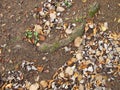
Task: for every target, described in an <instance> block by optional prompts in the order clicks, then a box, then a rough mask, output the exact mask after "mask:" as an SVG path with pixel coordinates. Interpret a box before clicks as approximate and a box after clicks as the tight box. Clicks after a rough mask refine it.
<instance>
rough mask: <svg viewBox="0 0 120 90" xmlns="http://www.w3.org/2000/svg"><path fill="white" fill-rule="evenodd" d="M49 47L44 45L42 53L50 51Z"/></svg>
mask: <svg viewBox="0 0 120 90" xmlns="http://www.w3.org/2000/svg"><path fill="white" fill-rule="evenodd" d="M48 48H49V47H48V46H47V45H44V46H43V47H42V48H41V51H47V50H48Z"/></svg>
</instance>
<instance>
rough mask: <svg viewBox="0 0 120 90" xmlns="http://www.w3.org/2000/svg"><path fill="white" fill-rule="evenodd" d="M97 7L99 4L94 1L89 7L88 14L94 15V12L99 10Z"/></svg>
mask: <svg viewBox="0 0 120 90" xmlns="http://www.w3.org/2000/svg"><path fill="white" fill-rule="evenodd" d="M99 9H100V5H99V4H98V3H96V2H95V3H94V4H93V5H92V6H91V7H90V9H89V12H88V14H89V16H90V17H94V16H95V14H96V13H97V12H98V11H99Z"/></svg>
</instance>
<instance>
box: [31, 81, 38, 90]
mask: <svg viewBox="0 0 120 90" xmlns="http://www.w3.org/2000/svg"><path fill="white" fill-rule="evenodd" d="M38 88H39V84H38V83H34V84H32V85H31V86H30V89H29V90H38Z"/></svg>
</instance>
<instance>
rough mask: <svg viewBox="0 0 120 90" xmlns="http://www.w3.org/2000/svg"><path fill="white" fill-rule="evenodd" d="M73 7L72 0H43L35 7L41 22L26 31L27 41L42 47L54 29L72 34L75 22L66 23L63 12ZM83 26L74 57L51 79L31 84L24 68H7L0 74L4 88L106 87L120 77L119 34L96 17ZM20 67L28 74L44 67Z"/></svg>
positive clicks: (96, 89)
mask: <svg viewBox="0 0 120 90" xmlns="http://www.w3.org/2000/svg"><path fill="white" fill-rule="evenodd" d="M83 1H85V0H83ZM71 6H72V0H47V1H45V2H43V8H39V7H38V8H36V12H35V15H34V17H35V18H37V19H40V21H39V24H36V25H34V27H33V28H29V29H27V30H26V31H25V40H26V41H28V42H30V43H32V44H34V45H36V46H37V47H40V46H41V45H42V42H44V41H45V39H46V37H50V36H49V34H50V32H51V31H52V30H56V29H57V30H63V31H64V32H65V33H66V35H71V34H72V33H73V32H74V29H75V28H76V24H75V23H72V24H66V23H64V22H63V19H62V12H64V11H65V9H67V8H69V7H71ZM93 9H94V8H93ZM93 9H92V10H93ZM97 9H98V8H97ZM97 9H95V10H94V11H92V10H90V11H89V14H90V17H94V16H95V14H96V12H97V11H98V10H97ZM82 29H83V31H84V35H83V36H81V35H76V36H75V37H74V38H73V40H74V46H75V47H77V50H76V51H75V53H74V54H73V57H72V58H71V59H69V60H68V61H67V62H66V63H65V64H64V65H62V66H61V67H60V68H59V69H58V70H57V71H56V72H55V74H54V75H53V77H52V79H51V80H42V81H39V77H37V78H36V80H35V81H36V82H35V83H31V82H29V81H28V80H24V74H23V72H22V71H8V72H7V73H6V74H5V75H1V76H0V85H1V86H0V87H1V88H2V90H106V89H107V88H108V85H107V82H111V81H114V80H115V78H118V79H119V80H120V43H119V42H120V34H119V33H116V32H111V31H109V28H108V23H107V22H103V23H98V24H96V23H95V22H94V19H86V23H84V28H82ZM66 35H65V36H66ZM66 37H67V36H66ZM68 37H69V36H68ZM64 38H65V37H64ZM68 42H69V41H68ZM48 46H49V44H48ZM53 46H54V45H53ZM53 46H52V47H53ZM58 46H59V45H56V46H55V47H58ZM50 48H51V47H50ZM44 49H48V48H47V47H44ZM55 49H56V48H55ZM0 54H1V50H0ZM21 68H22V70H24V71H25V72H28V73H29V72H30V71H31V70H33V71H36V72H42V71H43V68H44V67H42V66H41V67H35V66H34V62H28V61H23V62H22V64H21Z"/></svg>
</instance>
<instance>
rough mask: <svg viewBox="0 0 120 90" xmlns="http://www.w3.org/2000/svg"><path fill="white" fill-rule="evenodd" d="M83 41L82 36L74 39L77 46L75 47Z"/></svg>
mask: <svg viewBox="0 0 120 90" xmlns="http://www.w3.org/2000/svg"><path fill="white" fill-rule="evenodd" d="M81 43H82V38H80V37H77V38H76V39H75V40H74V46H75V47H79V46H80V44H81Z"/></svg>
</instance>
